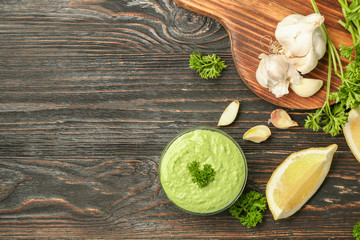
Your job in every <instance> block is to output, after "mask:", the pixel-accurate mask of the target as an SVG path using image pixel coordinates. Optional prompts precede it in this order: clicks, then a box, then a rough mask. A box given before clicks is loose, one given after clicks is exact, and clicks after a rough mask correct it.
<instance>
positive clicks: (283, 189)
mask: <svg viewBox="0 0 360 240" xmlns="http://www.w3.org/2000/svg"><path fill="white" fill-rule="evenodd" d="M336 149H337V145H336V144H333V145H330V146H329V147H327V148H309V149H305V150H302V151H299V152H296V153H293V154H291V155H290V156H289V157H288V158H287V159H286V160H285V161H284V162H283V163H282V164H280V166H278V168H276V170H275V171H274V173H273V174H272V175H271V177H270V179H269V181H268V183H267V186H266V197H267V201H268V204H269V208H270V211H271V213H272V214H273V216H274V219H275V220H277V219H281V218H287V217H289V216H291V215H293V214H294V213H296V212H297V211H298V210H299V209H300V208H301V207H302V206H303V205H304V204H305V203H306V202H307V201H308V200H309V199H310V198H311V196H313V195H314V194H315V192H316V191H317V190H318V189H319V187H320V186H321V184H322V182H323V181H324V179H325V177H326V175H327V173H328V172H329V169H330V165H331V161H332V157H333V155H334V152H335V151H336Z"/></svg>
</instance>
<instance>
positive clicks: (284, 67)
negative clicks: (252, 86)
mask: <svg viewBox="0 0 360 240" xmlns="http://www.w3.org/2000/svg"><path fill="white" fill-rule="evenodd" d="M259 58H260V59H261V61H260V63H259V66H258V68H257V70H256V80H257V81H258V83H259V84H260V85H261V86H263V87H265V88H268V89H269V90H270V91H271V92H272V93H273V94H274V95H275V97H277V98H279V97H282V96H284V95H285V94H288V93H289V85H290V83H293V84H298V83H299V81H300V79H301V76H300V74H299V73H298V71H297V70H296V68H295V66H294V65H292V64H289V63H288V62H287V61H286V57H285V56H283V55H274V54H273V55H266V54H260V55H259Z"/></svg>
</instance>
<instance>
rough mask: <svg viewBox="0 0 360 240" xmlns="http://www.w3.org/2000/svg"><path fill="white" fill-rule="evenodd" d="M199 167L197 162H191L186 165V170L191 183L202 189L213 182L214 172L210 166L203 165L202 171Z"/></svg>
mask: <svg viewBox="0 0 360 240" xmlns="http://www.w3.org/2000/svg"><path fill="white" fill-rule="evenodd" d="M199 165H200V163H199V162H198V161H193V162H191V163H190V164H189V165H188V168H189V171H190V173H191V175H192V181H193V182H194V183H197V185H199V187H201V188H203V187H206V186H207V185H208V184H209V183H210V182H212V181H214V179H215V170H214V168H212V166H211V165H210V164H204V167H203V169H202V170H200V169H199Z"/></svg>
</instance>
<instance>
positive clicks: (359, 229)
mask: <svg viewBox="0 0 360 240" xmlns="http://www.w3.org/2000/svg"><path fill="white" fill-rule="evenodd" d="M353 236H354V238H355V239H356V240H360V222H357V224H355V226H354V228H353Z"/></svg>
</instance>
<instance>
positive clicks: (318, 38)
mask: <svg viewBox="0 0 360 240" xmlns="http://www.w3.org/2000/svg"><path fill="white" fill-rule="evenodd" d="M326 40H327V37H326V33H325V31H324V29H322V28H321V27H318V28H316V30H315V31H314V33H313V50H314V51H315V54H316V55H317V57H318V60H319V59H321V58H322V57H323V56H324V55H325V52H326ZM314 46H316V47H314Z"/></svg>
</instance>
